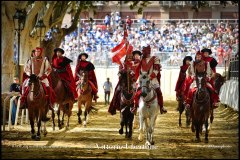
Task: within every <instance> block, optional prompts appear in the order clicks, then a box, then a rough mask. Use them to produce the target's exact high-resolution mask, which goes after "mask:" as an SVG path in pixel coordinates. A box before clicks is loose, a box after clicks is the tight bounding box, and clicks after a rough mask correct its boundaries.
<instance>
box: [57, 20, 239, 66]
mask: <svg viewBox="0 0 240 160" xmlns="http://www.w3.org/2000/svg"><path fill="white" fill-rule="evenodd" d="M106 16H107V17H105V20H104V21H103V22H104V23H103V24H102V25H96V24H95V23H94V20H93V23H92V22H91V21H90V22H91V23H84V24H81V28H80V30H79V34H78V31H77V30H76V31H74V32H73V33H71V34H70V35H67V36H66V37H65V39H64V41H63V42H62V44H61V47H62V48H64V50H65V51H66V53H69V56H70V57H71V56H75V55H78V52H86V53H88V54H89V55H93V56H90V57H91V58H92V59H90V60H91V61H92V62H93V63H95V64H96V65H110V64H111V49H112V48H113V47H115V46H116V45H117V44H119V43H120V41H121V40H122V38H123V31H122V27H121V26H122V24H123V23H126V24H127V28H128V39H129V42H130V43H131V44H132V45H133V47H134V49H138V50H139V49H140V48H141V41H143V40H148V41H151V42H152V43H151V44H152V45H151V47H152V54H153V55H158V56H160V58H161V59H162V60H163V61H164V60H166V63H167V64H169V65H179V64H180V62H181V61H182V57H183V56H185V55H192V56H194V55H195V53H196V51H198V50H200V49H202V48H210V49H211V50H212V52H213V56H214V57H215V58H216V59H217V60H218V62H219V65H218V66H224V62H225V61H224V60H227V59H228V57H229V56H231V54H235V53H236V52H237V50H238V43H239V42H238V38H239V32H238V24H229V23H223V22H221V23H219V24H209V23H205V24H203V23H201V24H197V23H194V24H193V23H189V22H184V23H183V22H170V23H167V24H165V25H162V26H160V27H156V25H155V24H154V22H153V21H152V22H151V23H147V22H150V21H147V20H145V19H141V20H139V23H138V24H137V25H134V26H133V25H132V26H131V24H132V21H131V19H130V18H129V17H126V19H125V20H123V19H121V17H120V16H119V15H117V17H116V18H115V19H114V18H111V16H110V15H106ZM78 35H79V39H78V38H77V37H78ZM74 53H77V54H74Z"/></svg>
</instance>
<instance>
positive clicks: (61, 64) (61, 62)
mask: <svg viewBox="0 0 240 160" xmlns="http://www.w3.org/2000/svg"><path fill="white" fill-rule="evenodd" d="M63 54H64V50H63V49H61V48H55V49H54V55H53V57H52V67H53V69H55V70H56V71H57V72H58V75H59V77H60V79H61V80H63V81H64V82H65V84H66V85H67V88H68V89H69V90H68V91H69V94H70V96H71V97H72V98H73V99H74V101H75V100H77V98H78V95H77V91H76V84H75V81H74V78H73V73H72V69H71V67H70V63H71V62H72V60H71V59H68V58H67V57H65V56H63Z"/></svg>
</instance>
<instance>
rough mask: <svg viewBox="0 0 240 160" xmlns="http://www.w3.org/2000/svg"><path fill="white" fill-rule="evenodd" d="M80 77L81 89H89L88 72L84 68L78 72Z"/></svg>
mask: <svg viewBox="0 0 240 160" xmlns="http://www.w3.org/2000/svg"><path fill="white" fill-rule="evenodd" d="M78 77H79V80H80V83H79V86H80V89H81V90H85V89H87V86H88V85H87V84H88V72H87V71H84V70H80V71H79V74H78Z"/></svg>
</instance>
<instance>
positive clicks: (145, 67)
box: [132, 43, 167, 114]
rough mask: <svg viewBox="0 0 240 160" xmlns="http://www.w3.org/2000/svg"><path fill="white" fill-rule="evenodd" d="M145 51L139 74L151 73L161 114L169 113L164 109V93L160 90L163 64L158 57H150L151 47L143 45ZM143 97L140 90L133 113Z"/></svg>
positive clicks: (143, 51) (138, 70)
mask: <svg viewBox="0 0 240 160" xmlns="http://www.w3.org/2000/svg"><path fill="white" fill-rule="evenodd" d="M142 46H143V49H142V54H143V58H142V60H141V62H140V65H139V67H138V69H137V74H139V72H140V71H141V72H149V75H150V80H151V85H152V86H153V88H154V89H155V91H156V93H157V99H158V105H159V107H160V113H161V114H163V113H167V110H166V109H165V108H164V107H163V96H162V91H161V89H160V77H161V74H160V71H161V64H160V59H159V58H158V57H156V56H150V53H151V48H150V45H147V44H145V43H144V44H143V45H142ZM140 95H141V90H139V91H138V92H137V93H136V95H135V98H134V99H135V103H134V104H135V106H134V109H133V110H132V112H134V111H135V110H136V108H138V104H139V99H140Z"/></svg>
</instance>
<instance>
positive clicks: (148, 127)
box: [144, 118, 151, 146]
mask: <svg viewBox="0 0 240 160" xmlns="http://www.w3.org/2000/svg"><path fill="white" fill-rule="evenodd" d="M149 121H150V119H149ZM144 122H145V123H144V124H145V127H146V145H147V146H150V145H151V143H150V126H149V125H148V119H147V118H145V120H144Z"/></svg>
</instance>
